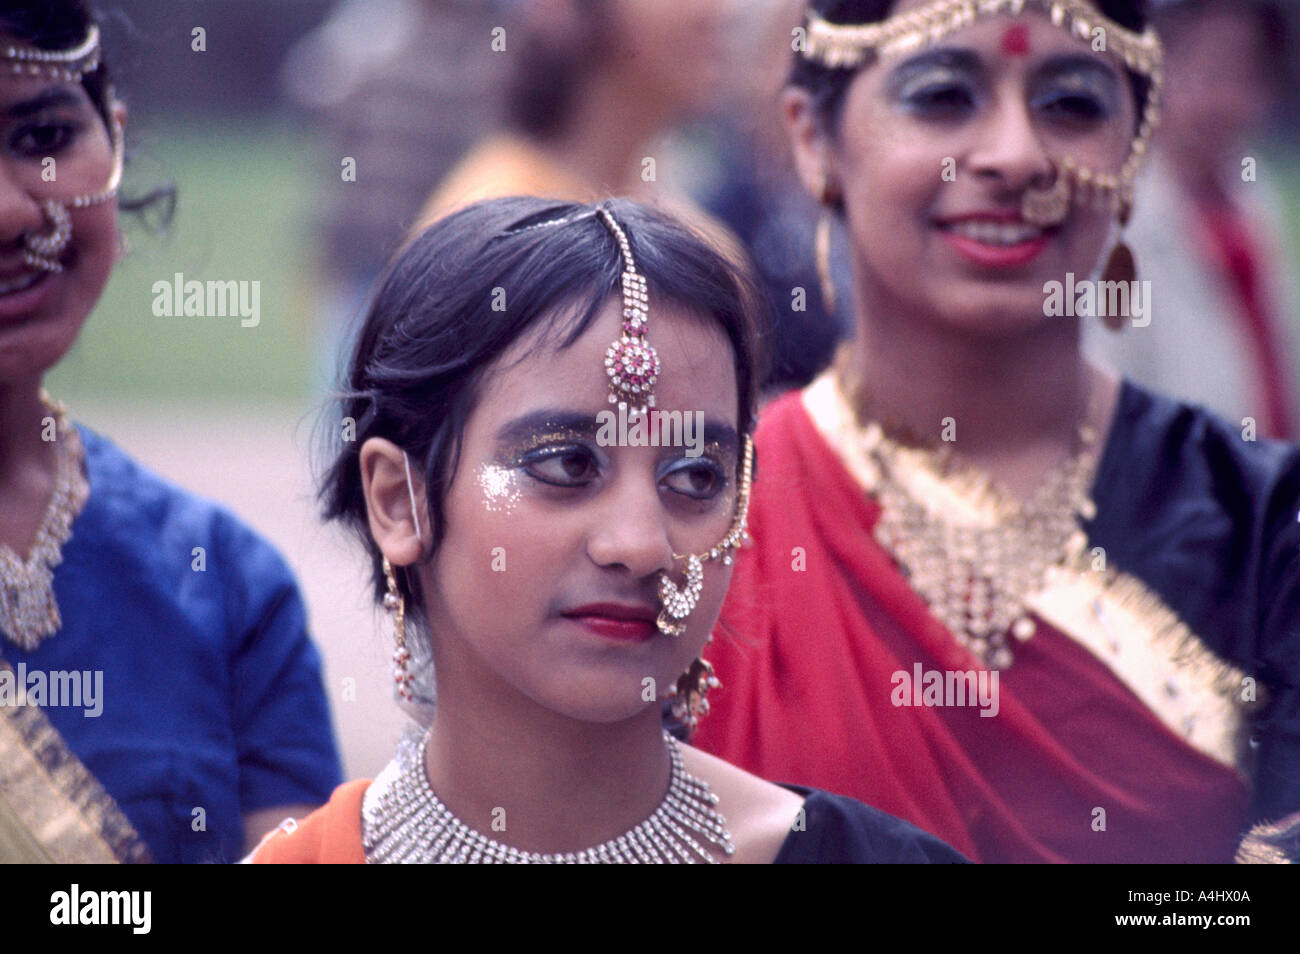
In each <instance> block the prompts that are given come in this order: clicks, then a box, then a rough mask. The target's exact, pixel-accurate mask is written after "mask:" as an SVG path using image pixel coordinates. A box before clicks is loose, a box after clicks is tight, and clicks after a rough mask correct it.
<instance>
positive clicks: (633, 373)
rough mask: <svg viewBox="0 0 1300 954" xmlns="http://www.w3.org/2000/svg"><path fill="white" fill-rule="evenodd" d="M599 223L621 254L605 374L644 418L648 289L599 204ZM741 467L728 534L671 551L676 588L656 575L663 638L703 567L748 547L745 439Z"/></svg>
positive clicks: (653, 366)
mask: <svg viewBox="0 0 1300 954" xmlns="http://www.w3.org/2000/svg"><path fill="white" fill-rule="evenodd" d="M597 214H598V215H599V217H600V220H601V221H602V222H603V223H604V224H605V227H606V228H608V229H609V230H610V232H611V233H613V235H614V238H615V240H616V241H617V242H618V247H619V251H620V252H621V253H622V256H623V334H622V335H621V336H620V337H619V338H618V340H616V341H615V342H614V343H613V344H611V345H610V346H609V350H608V351H607V352H606V355H605V372H606V375H607V376H608V377H609V384H610V394H609V400H610V403H611V404H614V403H617V404H619V405H620V407H621V406H623V405H626V404H632V405H633V406H632V408H631V411H630V413H636V414H644V413H646V410H647V408H652V407H654V404H655V399H654V384H655V380H656V377H657V376H658V374H659V357H658V355H657V354H655V350H654V348H653V347H651V346H650V343H649V342H648V341H646V337H645V336H646V331H647V329H648V328H649V323H650V310H649V309H650V298H649V295H648V294H647V291H646V280H645V276H644V275H642V274H641V273H640V272H638V271H637V269H636V262H635V260H634V259H633V258H632V246H631V243H629V242H628V238H627V234H626V233H625V232H624V231H623V228H622V226H620V225H619V224H618V222H617V221H616V220H615V219H614V216H613V215H612V214H610V211H609V210H608V209H607V208H605V207H604V206H601V207H600V208H599V209H598V210H597ZM744 450H745V456H744V465H743V467H742V470H741V478H740V492H739V494H738V495H737V498H736V515H735V519H734V520H733V522H732V524H731V529H730V530H728V531H727V534H726V536H724V537H723V538H722V539H721V540H719V541H718V542H717V543H716V544H714V545H713V546H712V547H710V548H709V549H708V550H706V551H704V552H703V553H687V554H679V553H674V554H673V559H674V560H685V561H686V582H685V586H684V587H679V586H678V585H677V584H676V583H675V582H674V581H673V579H672V577H671V576H669V575H668V574H667V573H661V574H660V575H659V601H660V603H662V604H663V609H662V611H661V612H660V613H659V618H658V620H657V625H658V627H659V631H660V632H661V633H663V634H665V635H667V636H681V635H682V634H683V633H684V632H686V620H687V618H688V617H689V616H690V615H691V612H692V611H693V610H694V609H695V607H696V604H697V603H698V602H699V599H700V593H701V592H702V591H703V589H704V564H705V563H706V562H709V561H712V560H721V561H722V563H723V564H724V565H726V566H730V565H731V563H732V560H733V557H732V553H733V552H734V551H735V550H737V549H739V548H740V547H742V546H746V545H748V544H749V543H751V542H752V541H751V539H750V536H749V530H748V526H749V490H750V485H751V483H752V482H753V470H754V443H753V441H752V439H751V438H749V437H748V436H746V437H745V449H744Z"/></svg>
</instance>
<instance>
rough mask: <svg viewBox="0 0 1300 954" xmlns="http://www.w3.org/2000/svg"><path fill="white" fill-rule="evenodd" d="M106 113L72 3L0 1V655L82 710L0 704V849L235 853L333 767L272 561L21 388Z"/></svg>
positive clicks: (97, 260)
mask: <svg viewBox="0 0 1300 954" xmlns="http://www.w3.org/2000/svg"><path fill="white" fill-rule="evenodd" d="M125 118H126V110H125V107H124V106H123V104H122V103H121V101H120V100H118V98H117V97H116V95H115V93H114V91H113V88H112V86H111V84H110V82H109V78H108V72H107V67H106V66H105V64H104V58H103V54H102V50H101V42H100V32H99V27H98V26H97V24H96V23H95V21H94V18H93V17H92V16H91V14H90V12H89V10H88V9H87V7H86V5H85V4H83V3H81V2H79V0H39V2H10V3H6V4H5V5H4V6H3V8H0V653H2V654H3V655H2V656H0V671H4V672H7V671H8V670H9V669H10V668H15V669H17V671H18V672H19V673H27V674H28V676H29V679H25V680H22V682H23V683H24V684H25V685H26V684H28V683H29V681H30V680H31V679H39V680H43V679H44V677H45V676H47V675H51V674H56V673H67V672H77V671H82V672H86V673H94V674H95V677H96V688H97V692H96V696H97V702H96V709H97V710H98V711H97V712H96V713H95V715H94V717H93V718H85V717H84V716H83V712H82V711H80V707H78V708H76V709H74V708H73V707H71V706H69V705H66V704H63V705H61V704H60V703H59V702H58V701H57V699H56V698H55V696H51V697H50V698H48V699H46V698H44V697H42V698H39V699H38V698H37V695H36V694H34V693H32V692H31V691H30V690H24V691H21V692H20V695H22V696H23V697H22V698H21V699H17V700H14V701H13V702H10V703H8V704H0V861H17V860H22V861H63V862H108V861H143V860H148V859H150V858H152V859H154V860H157V861H170V862H179V861H221V860H229V859H233V858H236V857H238V856H239V854H240V853H241V851H242V850H244V849H245V848H246V847H247V845H248V843H251V842H252V841H255V840H256V839H257V838H258V837H260V836H261V835H262V834H263V833H264V831H265V830H266V828H267V827H269V824H270V823H273V821H274V820H278V818H279V817H281V816H282V815H283V813H284V811H285V810H286V809H288V808H291V807H295V806H301V805H312V804H317V803H318V802H319V801H320V800H322V799H323V797H324V796H325V795H326V794H328V792H329V790H330V788H331V787H332V785H333V783H334V782H335V781H336V779H337V775H338V764H337V756H336V755H335V752H334V747H333V740H332V738H331V732H330V726H329V716H328V712H327V711H326V708H325V699H324V693H323V691H322V687H321V683H320V665H319V660H318V658H317V656H316V652H315V650H314V648H313V647H312V645H311V643H310V641H309V639H308V637H307V632H306V625H305V618H304V616H305V614H304V610H303V606H302V600H301V598H300V597H299V595H298V591H297V588H296V585H295V583H294V581H293V578H292V575H291V574H290V573H289V570H288V568H287V567H286V566H285V564H284V561H283V560H282V559H281V558H280V556H279V555H278V554H277V553H276V552H275V551H274V550H273V549H272V548H271V547H270V546H269V545H268V544H267V543H266V542H265V541H263V540H262V539H260V538H259V537H257V536H256V535H255V534H254V533H253V532H252V531H251V530H249V529H248V528H246V527H244V526H243V525H242V524H241V523H239V522H238V521H237V520H236V519H235V518H234V517H233V516H232V515H231V514H229V513H227V512H225V511H224V510H221V509H219V508H217V507H214V506H212V505H210V504H208V503H205V502H203V501H201V500H199V499H197V498H195V497H193V496H191V495H190V494H188V493H185V492H184V491H181V490H179V489H178V488H175V487H172V486H170V485H168V484H166V483H165V482H164V481H162V480H160V479H159V478H158V477H156V476H154V475H153V474H151V473H149V472H148V471H146V470H144V469H143V468H142V467H140V466H139V465H137V464H136V463H135V462H134V461H132V460H131V459H130V458H128V457H127V456H126V455H125V454H123V453H122V452H121V451H120V450H118V449H117V448H116V447H115V446H114V445H113V444H111V443H110V442H109V441H108V440H106V439H105V438H103V437H101V436H99V435H97V434H95V433H93V432H91V431H90V430H88V429H86V428H84V427H80V426H76V425H73V424H72V423H70V422H69V420H68V419H67V416H66V414H65V412H64V409H63V407H62V406H61V405H59V404H57V403H56V402H54V401H53V400H52V399H51V398H50V397H49V396H48V395H47V394H46V393H45V391H44V390H43V388H42V380H43V378H44V376H45V374H46V373H47V372H48V371H49V370H50V369H51V368H52V367H53V366H54V365H55V364H57V363H58V362H59V361H60V360H61V359H62V358H63V357H64V355H66V354H67V352H68V350H69V349H70V348H71V347H72V345H73V343H74V342H75V341H76V339H77V336H78V334H79V332H80V331H81V328H82V325H83V324H84V322H85V321H86V318H87V316H88V315H89V314H90V312H91V310H92V309H93V308H94V306H95V304H96V303H97V302H98V300H99V298H100V295H101V294H102V293H103V290H104V286H105V283H106V282H107V281H108V278H109V274H110V273H111V271H112V269H113V266H114V263H115V261H116V259H117V256H118V254H119V249H120V242H119V235H118V218H117V216H118V210H119V206H120V202H119V197H118V189H119V186H120V183H121V179H122V166H123V128H124V124H125ZM11 664H12V665H11ZM101 680H102V692H99V691H98V688H99V686H100V685H101ZM35 684H36V685H39V684H40V682H39V681H38V682H36V683H35ZM86 714H88V713H86ZM268 809H269V810H270V811H271V812H272V816H273V818H272V822H267V821H266V819H265V817H264V813H265V812H266V811H267V810H268Z"/></svg>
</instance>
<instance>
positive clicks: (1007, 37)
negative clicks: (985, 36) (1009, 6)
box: [1002, 25, 1029, 56]
mask: <svg viewBox="0 0 1300 954" xmlns="http://www.w3.org/2000/svg"><path fill="white" fill-rule="evenodd" d="M1002 52H1003V53H1005V54H1006V55H1007V56H1027V55H1028V54H1029V27H1027V26H1023V25H1018V26H1013V27H1009V28H1008V29H1007V32H1006V33H1004V34H1002Z"/></svg>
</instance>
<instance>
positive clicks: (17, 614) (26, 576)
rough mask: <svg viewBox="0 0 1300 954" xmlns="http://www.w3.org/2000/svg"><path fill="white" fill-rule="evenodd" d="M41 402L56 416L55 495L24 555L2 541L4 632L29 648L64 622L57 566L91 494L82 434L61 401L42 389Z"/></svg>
mask: <svg viewBox="0 0 1300 954" xmlns="http://www.w3.org/2000/svg"><path fill="white" fill-rule="evenodd" d="M41 403H42V404H44V405H45V408H46V410H47V411H48V412H49V414H50V416H51V417H52V418H53V419H54V428H55V440H54V453H55V460H56V463H55V476H54V493H53V494H52V495H51V496H50V503H49V507H48V508H46V511H45V519H44V520H43V521H42V522H41V526H40V528H39V529H38V530H37V531H36V539H35V541H34V542H33V543H32V548H31V550H30V552H29V553H28V554H27V557H26V559H23V558H22V557H20V556H19V555H18V554H16V553H15V552H14V551H13V550H11V549H10V548H9V547H8V546H6V545H5V544H3V543H0V632H2V633H4V635H5V638H7V639H8V640H9V641H10V642H11V643H13V644H14V645H16V646H19V647H21V648H22V649H25V650H27V651H29V652H30V651H31V650H34V649H36V647H37V646H39V645H40V644H41V642H42V641H43V640H45V639H46V638H48V637H49V636H52V635H54V634H55V633H56V632H58V631H59V627H60V626H62V625H63V620H62V617H61V616H60V615H59V604H58V603H57V602H56V600H55V598H54V568H55V567H56V566H58V565H59V564H60V563H62V562H63V545H64V544H65V543H67V541H68V538H69V537H70V536H71V535H72V523H73V521H74V520H76V519H77V514H79V513H81V508H82V506H83V505H84V504H85V502H86V497H87V496H88V495H89V492H90V487H89V484H88V483H87V482H86V477H85V474H84V473H83V472H82V461H83V457H84V450H83V448H82V446H81V435H80V434H79V433H78V432H77V429H76V428H75V427H72V426H70V425H69V424H68V419H67V412H66V410H65V408H64V406H63V405H62V403H56V402H55V401H54V400H52V399H51V398H50V396H49V395H48V394H47V393H45V391H44V390H42V391H41Z"/></svg>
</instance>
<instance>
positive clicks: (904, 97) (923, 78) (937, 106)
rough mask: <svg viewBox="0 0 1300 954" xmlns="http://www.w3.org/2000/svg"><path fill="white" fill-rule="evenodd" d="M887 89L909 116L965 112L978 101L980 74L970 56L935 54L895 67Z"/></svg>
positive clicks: (948, 52)
mask: <svg viewBox="0 0 1300 954" xmlns="http://www.w3.org/2000/svg"><path fill="white" fill-rule="evenodd" d="M887 88H888V91H889V95H890V97H891V98H892V99H893V100H894V101H895V102H896V103H897V104H898V105H899V106H901V107H902V108H903V109H904V110H906V111H908V112H914V113H922V114H925V113H934V112H952V111H954V110H959V109H968V108H970V107H972V106H974V105H975V104H976V102H977V100H978V96H979V92H980V89H981V87H980V70H979V67H978V63H977V61H976V58H975V57H974V55H972V54H969V53H966V52H961V51H955V50H935V51H933V52H931V53H924V54H922V55H920V56H917V57H914V58H912V59H910V60H908V61H907V62H905V63H902V64H900V65H899V66H898V67H896V68H895V70H894V72H893V74H892V75H891V76H890V79H889V85H888V87H887Z"/></svg>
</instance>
